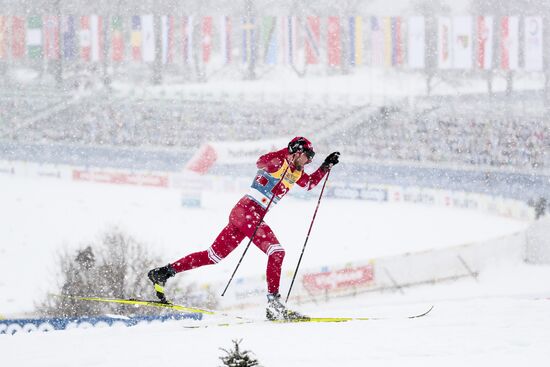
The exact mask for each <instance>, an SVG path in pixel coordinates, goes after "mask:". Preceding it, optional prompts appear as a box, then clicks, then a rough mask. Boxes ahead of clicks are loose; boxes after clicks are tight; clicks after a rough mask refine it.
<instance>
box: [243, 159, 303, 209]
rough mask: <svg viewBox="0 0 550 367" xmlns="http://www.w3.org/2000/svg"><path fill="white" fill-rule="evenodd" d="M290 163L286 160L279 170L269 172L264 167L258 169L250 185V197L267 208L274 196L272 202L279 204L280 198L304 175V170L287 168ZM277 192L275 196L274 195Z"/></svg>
mask: <svg viewBox="0 0 550 367" xmlns="http://www.w3.org/2000/svg"><path fill="white" fill-rule="evenodd" d="M287 167H288V163H287V161H286V160H285V161H284V163H283V165H282V167H281V168H279V170H277V171H275V172H272V173H269V172H267V171H265V170H263V169H260V170H258V172H257V173H256V177H254V181H252V185H250V191H249V193H248V195H247V196H248V197H250V198H251V199H252V200H254V201H255V202H257V203H258V204H260V206H261V207H262V208H264V209H265V208H267V205H268V204H269V201H270V200H271V198H272V197H273V202H272V204H277V203H278V202H279V200H281V198H282V197H283V196H285V195H286V193H287V192H288V191H289V190H290V189H291V188H292V186H294V184H295V183H296V181H298V180H299V179H300V177H302V171H298V170H296V171H294V172H291V171H290V169H288V170H287ZM285 170H286V175H285V177H284V179H283V180H282V181H281V183H280V184H278V185H277V183H278V182H279V180H281V177H282V176H283V173H284V172H285ZM273 194H275V196H273Z"/></svg>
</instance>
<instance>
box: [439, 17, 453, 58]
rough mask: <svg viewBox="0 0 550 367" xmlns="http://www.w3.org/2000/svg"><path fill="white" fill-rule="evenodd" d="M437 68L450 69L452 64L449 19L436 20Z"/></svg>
mask: <svg viewBox="0 0 550 367" xmlns="http://www.w3.org/2000/svg"><path fill="white" fill-rule="evenodd" d="M437 29H438V30H437V66H438V67H439V68H440V69H450V68H451V67H452V64H453V57H452V56H453V54H452V52H453V30H452V23H451V18H448V17H439V18H438V19H437Z"/></svg>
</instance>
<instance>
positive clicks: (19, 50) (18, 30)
mask: <svg viewBox="0 0 550 367" xmlns="http://www.w3.org/2000/svg"><path fill="white" fill-rule="evenodd" d="M11 37H12V38H11V56H12V57H13V58H14V59H21V58H23V56H25V38H26V35H25V19H24V18H21V17H12V23H11Z"/></svg>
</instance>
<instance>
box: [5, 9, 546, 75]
mask: <svg viewBox="0 0 550 367" xmlns="http://www.w3.org/2000/svg"><path fill="white" fill-rule="evenodd" d="M155 22H160V26H158V27H156V26H155V25H156V24H155ZM543 26H544V25H543V19H542V17H540V16H525V17H520V16H501V17H496V16H490V15H489V16H455V17H450V16H440V17H437V18H436V29H435V30H434V31H435V32H436V33H437V34H436V35H435V36H436V40H437V42H436V52H435V57H436V65H437V68H439V69H479V70H490V69H501V70H519V69H524V70H532V71H539V70H542V68H543V54H544V51H543V48H544V45H543ZM155 32H160V34H159V35H157V34H155ZM426 32H427V29H426V19H425V18H424V17H422V16H410V17H378V16H350V17H337V16H329V17H319V16H306V17H296V16H265V17H240V18H239V17H229V16H202V17H198V16H174V15H163V16H160V17H155V16H153V15H150V14H145V15H133V16H120V15H114V16H109V17H108V18H106V17H104V16H101V15H95V14H92V15H83V16H75V15H64V16H60V17H59V16H54V15H29V16H26V17H22V16H13V15H0V62H1V61H13V62H17V61H20V60H21V61H22V60H59V59H62V60H64V61H65V62H71V61H75V62H76V61H79V62H85V63H94V62H106V61H108V62H112V63H114V64H116V63H124V62H138V63H150V62H154V61H156V60H157V58H160V61H161V62H162V64H183V65H193V64H195V63H198V62H200V63H203V64H219V65H228V64H236V63H243V64H249V63H252V62H253V63H256V64H258V63H260V64H264V65H295V66H298V65H325V66H328V67H341V66H343V65H347V66H349V67H360V66H370V67H385V68H391V67H398V68H408V69H423V68H425V67H426V52H427V47H426V37H427V34H426ZM157 48H159V49H160V53H157Z"/></svg>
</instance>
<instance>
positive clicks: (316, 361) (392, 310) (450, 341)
mask: <svg viewBox="0 0 550 367" xmlns="http://www.w3.org/2000/svg"><path fill="white" fill-rule="evenodd" d="M549 276H550V269H549V268H548V267H529V266H525V265H518V266H515V267H511V268H508V269H494V272H489V273H488V274H483V275H482V276H481V279H480V282H479V283H476V282H475V281H474V280H473V279H467V280H462V281H460V282H457V283H449V284H440V285H437V286H425V287H420V288H414V289H409V290H407V293H406V294H405V295H400V294H368V295H363V296H361V297H358V298H353V299H348V300H345V301H340V302H337V301H333V302H332V303H329V304H320V305H317V306H310V308H309V309H304V311H308V312H310V313H311V314H315V315H338V316H341V315H346V316H347V315H349V316H359V315H361V316H373V315H374V316H384V315H393V316H396V315H401V314H407V313H409V312H417V311H419V310H423V309H424V308H425V307H426V306H427V305H429V304H434V305H435V308H434V310H433V311H432V313H431V314H430V315H429V316H427V317H424V318H420V319H412V320H409V319H401V318H396V319H390V320H379V321H356V322H348V323H343V324H296V325H291V324H268V323H258V324H245V325H234V326H229V327H220V326H214V325H215V323H216V322H217V321H219V320H209V319H205V320H203V321H201V322H194V321H177V322H170V323H165V324H157V325H147V326H136V327H133V328H128V329H125V328H111V329H88V330H69V331H59V332H51V333H45V334H44V333H34V334H22V333H19V334H16V335H14V336H8V335H0V353H1V356H2V361H3V365H12V364H15V363H17V365H18V366H29V367H30V366H37V367H38V366H40V367H50V366H51V367H65V366H67V367H72V366H102V367H110V366H112V367H119V366H136V367H141V366H143V367H146V366H147V367H148V366H152V365H159V364H160V365H170V366H220V365H221V362H220V360H219V359H218V358H219V357H220V356H223V355H225V353H223V352H222V351H221V350H220V349H219V348H225V349H229V348H231V347H232V340H235V339H236V340H239V339H242V340H243V341H242V344H241V347H242V348H244V349H248V350H251V351H253V352H254V353H255V357H256V358H257V359H258V360H259V361H260V362H261V364H262V365H263V366H266V367H269V366H272V367H273V366H286V367H294V366H296V367H303V366H316V367H329V366H330V367H332V366H366V365H368V366H404V365H406V366H422V367H430V366H434V367H436V366H437V367H440V366H461V367H463V366H518V365H525V366H541V367H542V366H547V365H548V360H549V358H550V348H548V345H549V344H548V343H549V341H550V312H549V309H550V299H547V298H544V295H546V296H548V295H550V285H549V284H548V282H544V281H541V279H548V277H549ZM260 312H261V310H258V312H257V313H258V314H259V313H260ZM205 324H207V325H211V326H210V327H208V328H199V329H188V328H186V326H195V325H205Z"/></svg>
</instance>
